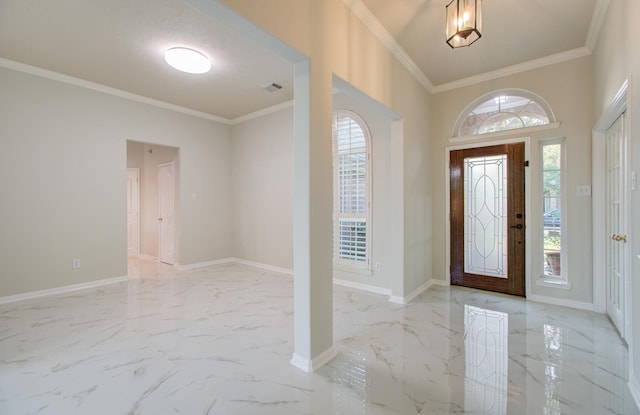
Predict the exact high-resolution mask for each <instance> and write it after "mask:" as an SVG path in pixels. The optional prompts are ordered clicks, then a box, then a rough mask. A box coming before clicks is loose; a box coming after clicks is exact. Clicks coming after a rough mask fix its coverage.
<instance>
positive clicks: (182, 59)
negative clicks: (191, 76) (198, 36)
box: [164, 47, 211, 73]
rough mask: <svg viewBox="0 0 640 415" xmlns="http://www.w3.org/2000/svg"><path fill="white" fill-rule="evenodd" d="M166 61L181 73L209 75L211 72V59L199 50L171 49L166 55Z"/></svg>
mask: <svg viewBox="0 0 640 415" xmlns="http://www.w3.org/2000/svg"><path fill="white" fill-rule="evenodd" d="M164 60H165V61H166V62H167V63H168V64H169V65H171V66H172V67H174V68H176V69H177V70H179V71H182V72H187V73H207V72H209V71H210V70H211V62H209V58H207V57H206V56H204V55H203V54H202V53H200V52H198V51H197V50H193V49H189V48H183V47H178V48H171V49H168V50H167V51H166V52H165V53H164Z"/></svg>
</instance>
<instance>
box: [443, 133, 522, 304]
mask: <svg viewBox="0 0 640 415" xmlns="http://www.w3.org/2000/svg"><path fill="white" fill-rule="evenodd" d="M513 143H524V158H525V160H528V157H529V154H531V152H530V151H531V148H530V147H531V139H530V137H517V138H509V139H505V140H493V141H486V142H482V141H481V142H473V143H466V144H459V145H455V146H449V147H446V148H445V149H444V160H445V162H444V170H445V174H444V182H445V183H444V188H445V198H444V199H445V208H444V209H445V215H446V221H445V223H446V226H445V246H446V248H445V274H446V275H445V282H446V283H447V285H450V284H451V226H449V223H450V217H449V215H450V213H451V200H450V197H449V194H450V192H451V177H450V176H449V153H451V152H452V151H454V150H463V149H466V148H476V147H489V146H495V145H499V144H513ZM529 170H530V169H528V168H526V169H524V180H525V183H531V173H530V171H529ZM524 198H525V200H524V203H525V209H526V212H527V214H526V215H525V221H524V223H525V228H528V229H531V226H530V223H529V222H530V219H529V217H530V214H529V212H531V192H527V191H525V197H524ZM525 244H526V245H525V253H524V257H525V268H524V286H525V297H526V298H528V297H529V296H530V295H531V232H526V233H525Z"/></svg>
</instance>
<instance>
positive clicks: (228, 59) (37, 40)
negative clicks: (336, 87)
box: [0, 0, 293, 119]
mask: <svg viewBox="0 0 640 415" xmlns="http://www.w3.org/2000/svg"><path fill="white" fill-rule="evenodd" d="M174 46H187V47H191V48H194V49H197V50H199V51H200V52H202V53H204V54H205V55H207V56H209V58H210V59H211V60H212V65H213V68H212V70H211V71H210V72H209V73H207V74H201V75H190V74H186V73H182V72H179V71H177V70H175V69H173V68H171V67H170V66H168V65H167V64H166V63H165V62H164V56H163V55H164V51H165V50H166V49H168V48H170V47H174ZM0 57H3V58H6V59H9V60H12V61H17V62H20V63H25V64H28V65H33V66H36V67H40V68H44V69H49V70H52V71H55V72H59V73H62V74H65V75H70V76H73V77H76V78H80V79H83V80H87V81H92V82H95V83H99V84H102V85H106V86H109V87H112V88H116V89H120V90H124V91H128V92H132V93H134V94H137V95H142V96H144V97H149V98H153V99H156V100H160V101H164V102H168V103H171V104H175V105H179V106H183V107H186V108H190V109H193V110H196V111H200V112H204V113H207V114H210V115H215V116H219V117H223V118H227V119H234V118H237V117H239V116H242V115H246V114H248V113H252V112H254V111H257V110H260V109H263V108H266V107H270V106H273V105H276V104H279V103H282V102H285V101H289V100H291V99H292V98H293V85H292V80H293V65H292V64H291V63H290V62H288V61H286V60H284V59H282V58H280V57H279V56H277V55H275V54H274V53H273V52H271V51H269V50H267V49H265V48H264V47H262V46H261V45H259V44H258V43H256V42H255V41H252V40H250V39H248V38H247V37H245V36H243V35H240V34H238V33H236V32H234V31H232V30H230V29H229V28H227V27H226V26H225V25H223V24H221V23H219V22H217V21H215V20H212V19H211V18H209V17H207V16H205V15H204V14H202V13H200V12H199V11H197V10H195V9H193V8H191V7H190V6H188V5H186V4H185V3H183V2H182V1H180V0H135V1H130V0H46V1H43V0H0ZM271 82H277V83H280V84H281V85H283V86H284V88H283V89H282V90H280V91H278V92H272V93H270V92H266V91H264V90H263V89H262V88H261V87H262V86H263V85H264V84H267V83H271Z"/></svg>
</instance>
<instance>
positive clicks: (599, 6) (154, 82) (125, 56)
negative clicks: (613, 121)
mask: <svg viewBox="0 0 640 415" xmlns="http://www.w3.org/2000/svg"><path fill="white" fill-rule="evenodd" d="M265 1H267V0H265ZM314 1H320V0H314ZM344 1H345V3H347V4H348V5H350V6H351V7H352V8H354V7H355V6H359V7H360V8H361V9H364V10H365V11H366V13H365V14H367V15H369V17H374V18H377V20H378V21H379V22H380V23H381V24H382V26H384V28H385V29H386V31H387V32H388V33H390V34H391V35H392V36H393V38H394V39H395V41H396V42H397V43H398V44H399V45H400V46H401V48H402V49H403V50H404V51H406V53H407V55H408V56H409V57H410V59H411V60H413V61H414V62H415V64H416V66H417V68H418V74H419V75H421V76H423V77H424V76H425V75H426V78H427V79H428V81H427V83H430V84H432V85H434V86H436V88H437V87H438V86H443V85H447V84H450V83H452V82H453V83H454V84H455V82H457V81H459V80H461V79H464V78H468V77H474V76H479V75H481V74H486V73H490V72H492V71H496V70H498V69H501V68H505V67H510V66H512V65H522V64H523V63H526V62H530V61H532V60H535V59H541V58H543V60H544V58H545V57H548V56H549V55H554V54H561V55H563V54H566V56H576V55H577V54H588V53H589V48H590V45H589V42H590V39H591V38H593V36H594V34H597V30H598V29H599V27H598V20H599V16H600V15H601V14H602V13H603V11H604V10H606V4H607V3H608V0H484V5H483V16H484V30H483V33H482V38H481V39H480V40H478V42H476V43H475V44H473V45H472V46H471V47H468V48H460V49H455V50H454V49H451V48H449V46H447V45H446V43H445V39H444V14H445V5H446V4H447V3H448V2H449V0H344ZM277 4H278V3H277V2H275V1H274V5H277ZM364 6H366V8H368V10H367V9H366V8H364ZM354 10H355V9H354ZM359 15H360V16H362V14H359ZM292 17H293V16H292ZM370 20H371V19H370ZM374 20H375V19H374ZM368 23H369V25H370V27H375V25H373V26H372V25H371V24H370V23H371V21H369V22H368ZM590 32H591V33H590ZM173 46H188V47H192V48H195V49H198V50H199V51H201V52H203V53H204V54H205V55H208V56H209V57H210V58H211V59H212V61H213V69H212V71H211V72H209V73H207V74H204V75H188V74H183V73H181V72H178V71H176V70H175V69H173V68H171V67H169V66H168V65H166V64H165V63H164V60H163V53H164V51H165V50H166V49H167V48H169V47H173ZM585 46H586V48H585ZM576 51H578V53H576ZM0 57H2V58H5V59H9V60H11V61H16V62H20V63H24V64H27V65H32V66H36V67H39V68H44V69H48V70H52V71H55V72H59V73H62V74H65V75H70V76H73V77H76V78H80V79H84V80H87V81H91V82H95V83H98V84H102V85H105V86H109V87H112V88H116V89H120V90H124V91H128V92H131V93H134V94H137V95H141V96H144V97H149V98H152V99H156V100H159V101H164V102H168V103H171V104H175V105H179V106H182V107H186V108H189V109H193V110H196V111H200V112H203V113H206V114H210V115H214V116H218V117H223V118H226V119H234V118H237V117H241V116H243V115H246V114H249V113H252V112H255V111H258V110H260V109H264V108H267V107H270V106H273V105H277V104H280V103H283V102H286V101H289V100H291V99H292V98H293V85H292V79H293V66H292V64H291V63H290V62H288V61H286V60H284V59H283V58H281V57H279V56H278V55H276V54H274V53H273V52H271V51H269V50H267V49H265V48H264V47H263V46H261V45H259V44H258V43H256V42H255V41H253V40H251V39H248V38H246V37H245V36H243V35H240V34H238V33H236V32H235V31H232V30H230V29H229V28H227V27H226V26H225V25H224V24H221V23H219V22H217V21H215V20H212V19H211V18H209V17H207V16H205V15H203V14H202V13H200V12H199V11H197V10H195V9H192V8H191V7H190V6H188V5H187V4H185V3H184V2H183V1H181V0H135V1H131V0H90V1H89V0H46V1H43V0H0ZM419 72H421V74H420V73H419ZM271 82H278V83H281V84H282V85H283V86H284V89H283V90H281V91H279V92H274V93H269V92H266V91H263V90H262V89H261V87H262V85H264V84H267V83H271Z"/></svg>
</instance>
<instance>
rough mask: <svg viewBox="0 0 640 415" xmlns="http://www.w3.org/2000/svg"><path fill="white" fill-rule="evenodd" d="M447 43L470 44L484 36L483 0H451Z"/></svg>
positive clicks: (454, 46)
mask: <svg viewBox="0 0 640 415" xmlns="http://www.w3.org/2000/svg"><path fill="white" fill-rule="evenodd" d="M446 9H447V29H446V33H447V44H448V45H449V46H451V47H452V48H459V47H462V46H469V45H471V44H472V43H474V42H475V41H476V40H478V39H480V37H481V36H482V0H451V2H450V3H449V4H447V7H446Z"/></svg>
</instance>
